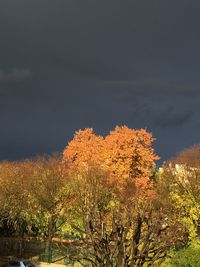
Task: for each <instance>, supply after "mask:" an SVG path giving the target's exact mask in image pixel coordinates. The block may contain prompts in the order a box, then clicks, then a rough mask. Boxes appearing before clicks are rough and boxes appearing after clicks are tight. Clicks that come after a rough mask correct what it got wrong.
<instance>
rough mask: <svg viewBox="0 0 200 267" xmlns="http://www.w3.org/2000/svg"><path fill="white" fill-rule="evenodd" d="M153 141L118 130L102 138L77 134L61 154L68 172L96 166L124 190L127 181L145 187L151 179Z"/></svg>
mask: <svg viewBox="0 0 200 267" xmlns="http://www.w3.org/2000/svg"><path fill="white" fill-rule="evenodd" d="M153 140H154V139H153V138H152V135H151V134H150V133H148V132H147V131H146V130H144V129H141V130H134V129H130V128H128V127H127V126H121V127H119V126H117V127H116V128H115V130H114V131H111V132H110V133H109V135H107V136H106V137H105V138H103V137H102V136H97V135H95V134H94V133H93V129H91V128H86V129H85V130H79V131H77V132H76V133H75V136H74V138H73V140H72V141H71V142H69V144H68V146H67V147H66V149H65V150H64V161H66V162H68V167H69V169H70V170H71V171H75V170H79V171H80V172H81V170H83V169H85V168H87V167H88V166H90V165H93V166H98V167H100V168H102V169H104V170H105V171H107V172H109V174H110V181H111V182H115V180H116V179H117V182H118V184H119V185H121V186H123V184H124V183H126V182H128V181H129V179H134V180H135V181H136V182H138V183H139V184H145V183H146V182H147V181H148V179H149V177H150V176H151V175H152V169H153V166H154V164H155V163H154V162H155V160H157V159H159V158H158V156H156V155H155V153H154V149H153V148H152V143H153Z"/></svg>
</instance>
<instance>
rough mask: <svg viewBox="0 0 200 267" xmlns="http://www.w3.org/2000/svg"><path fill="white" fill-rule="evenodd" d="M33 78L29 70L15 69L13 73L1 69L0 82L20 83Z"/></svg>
mask: <svg viewBox="0 0 200 267" xmlns="http://www.w3.org/2000/svg"><path fill="white" fill-rule="evenodd" d="M31 76H32V72H31V71H30V70H29V69H23V68H13V69H12V70H11V71H4V70H2V69H0V82H19V81H23V80H26V79H28V78H30V77H31Z"/></svg>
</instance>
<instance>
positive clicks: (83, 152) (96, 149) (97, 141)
mask: <svg viewBox="0 0 200 267" xmlns="http://www.w3.org/2000/svg"><path fill="white" fill-rule="evenodd" d="M103 141H104V140H103V137H101V136H96V135H95V134H94V133H93V129H91V128H86V129H85V130H79V131H77V132H76V133H75V136H74V139H73V140H72V141H71V142H69V144H68V146H67V148H66V149H65V150H64V159H65V160H66V162H67V163H68V164H69V165H68V166H69V168H70V169H74V168H77V169H81V168H85V167H87V165H88V164H95V165H96V164H102V162H103V154H102V153H103V150H104V149H103V145H104V144H103Z"/></svg>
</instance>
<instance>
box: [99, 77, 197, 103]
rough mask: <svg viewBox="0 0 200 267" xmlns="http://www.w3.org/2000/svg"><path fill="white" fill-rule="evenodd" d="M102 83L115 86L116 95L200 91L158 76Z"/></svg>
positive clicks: (183, 93)
mask: <svg viewBox="0 0 200 267" xmlns="http://www.w3.org/2000/svg"><path fill="white" fill-rule="evenodd" d="M102 84H103V85H104V86H105V87H107V88H115V93H116V95H119V96H120V95H124V96H127V100H128V99H129V100H130V98H131V96H133V97H135V96H136V95H141V96H142V95H143V96H144V95H146V96H148V95H152V96H153V95H165V96H169V95H182V96H183V95H186V96H189V95H192V96H194V95H196V94H199V93H200V90H199V88H197V87H195V86H193V85H186V84H181V83H179V82H175V81H170V80H164V79H159V78H154V79H142V80H125V81H121V80H119V81H117V80H116V81H104V82H102Z"/></svg>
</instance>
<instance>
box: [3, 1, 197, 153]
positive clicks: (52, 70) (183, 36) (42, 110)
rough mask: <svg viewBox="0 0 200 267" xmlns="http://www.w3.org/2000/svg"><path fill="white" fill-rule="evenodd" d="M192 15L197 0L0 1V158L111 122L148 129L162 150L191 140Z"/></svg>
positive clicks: (57, 143)
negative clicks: (81, 129)
mask: <svg viewBox="0 0 200 267" xmlns="http://www.w3.org/2000/svg"><path fill="white" fill-rule="evenodd" d="M199 13H200V3H199V1H198V0H168V1H164V0H153V1H149V0H141V1H136V0H125V1H121V0H101V1H97V0H84V1H82V0H57V1H54V0H43V1H41V0H30V1H27V0H18V1H12V0H1V1H0V38H1V40H0V119H1V125H2V130H1V132H0V157H1V158H5V157H6V158H17V157H24V156H26V155H27V156H28V155H31V154H34V153H40V152H42V151H43V152H50V151H53V150H57V149H62V148H63V147H64V146H65V145H66V142H67V140H69V138H71V137H72V134H73V132H74V130H76V129H78V128H84V127H94V128H95V129H97V132H99V133H106V132H107V131H108V130H109V129H110V128H112V127H113V126H114V125H116V124H128V125H129V126H130V127H134V128H140V127H147V129H149V130H150V131H153V134H154V135H155V136H158V141H157V148H158V150H159V153H161V154H162V153H163V154H164V157H167V156H169V155H171V154H173V153H174V152H175V151H176V150H178V149H180V148H183V147H184V146H187V145H188V144H192V143H193V142H194V141H195V142H199V140H198V138H199V137H198V136H199V135H198V131H199V130H200V128H199V126H198V125H199V124H198V123H199V117H198V114H199V111H200V110H199V109H200V108H199V101H200V94H199V92H200V80H199V67H200V51H199V47H200V30H199V25H200V16H199ZM177 132H178V134H177ZM182 132H184V134H182V135H181V138H178V136H179V135H180V134H181V133H182ZM171 142H172V145H169V144H170V143H171Z"/></svg>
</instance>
